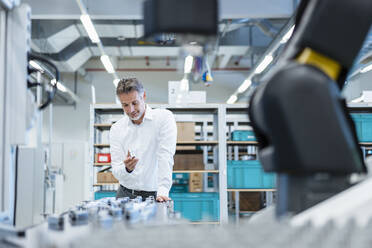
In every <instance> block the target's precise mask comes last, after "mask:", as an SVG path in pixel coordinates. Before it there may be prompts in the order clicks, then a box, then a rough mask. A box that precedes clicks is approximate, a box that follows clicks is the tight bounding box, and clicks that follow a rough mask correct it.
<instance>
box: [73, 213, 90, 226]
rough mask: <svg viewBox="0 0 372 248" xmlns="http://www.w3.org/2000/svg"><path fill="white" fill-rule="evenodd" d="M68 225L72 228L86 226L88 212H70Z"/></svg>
mask: <svg viewBox="0 0 372 248" xmlns="http://www.w3.org/2000/svg"><path fill="white" fill-rule="evenodd" d="M68 216H69V219H70V223H71V225H73V226H78V225H86V224H88V211H84V210H71V211H70V212H69V214H68Z"/></svg>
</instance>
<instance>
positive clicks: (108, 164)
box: [93, 163, 111, 166]
mask: <svg viewBox="0 0 372 248" xmlns="http://www.w3.org/2000/svg"><path fill="white" fill-rule="evenodd" d="M93 165H94V166H106V165H107V166H111V163H94V164H93Z"/></svg>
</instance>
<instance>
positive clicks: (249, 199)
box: [233, 192, 262, 211]
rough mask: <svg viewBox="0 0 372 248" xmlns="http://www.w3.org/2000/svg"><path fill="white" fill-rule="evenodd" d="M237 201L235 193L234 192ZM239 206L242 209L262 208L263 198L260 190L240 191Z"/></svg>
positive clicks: (254, 209)
mask: <svg viewBox="0 0 372 248" xmlns="http://www.w3.org/2000/svg"><path fill="white" fill-rule="evenodd" d="M233 201H235V194H233ZM239 207H240V210H241V211H259V210H260V209H262V200H261V193H260V192H240V193H239Z"/></svg>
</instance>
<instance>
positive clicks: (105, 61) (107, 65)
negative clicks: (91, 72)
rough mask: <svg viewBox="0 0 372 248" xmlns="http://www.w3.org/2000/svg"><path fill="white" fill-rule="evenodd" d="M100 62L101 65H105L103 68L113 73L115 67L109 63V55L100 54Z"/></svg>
mask: <svg viewBox="0 0 372 248" xmlns="http://www.w3.org/2000/svg"><path fill="white" fill-rule="evenodd" d="M101 62H102V64H103V66H104V67H105V69H106V71H107V72H108V73H115V69H114V67H113V66H112V64H111V60H110V58H109V56H107V55H102V56H101Z"/></svg>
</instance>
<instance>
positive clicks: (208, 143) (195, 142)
mask: <svg viewBox="0 0 372 248" xmlns="http://www.w3.org/2000/svg"><path fill="white" fill-rule="evenodd" d="M217 144H218V141H216V140H212V141H199V140H196V141H182V142H177V145H182V146H195V145H200V146H202V145H217ZM94 147H97V148H105V147H110V144H94Z"/></svg>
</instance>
